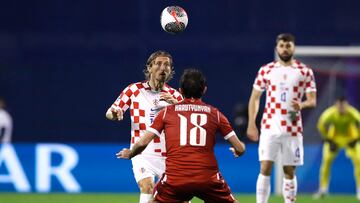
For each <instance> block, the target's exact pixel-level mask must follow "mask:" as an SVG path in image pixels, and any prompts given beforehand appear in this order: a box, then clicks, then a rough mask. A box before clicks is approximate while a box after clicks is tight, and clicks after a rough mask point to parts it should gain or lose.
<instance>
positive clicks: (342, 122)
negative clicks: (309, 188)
mask: <svg viewBox="0 0 360 203" xmlns="http://www.w3.org/2000/svg"><path fill="white" fill-rule="evenodd" d="M317 127H318V129H319V131H320V133H321V135H322V138H323V140H324V141H325V142H324V145H323V157H322V163H321V168H320V188H319V192H318V193H317V194H315V198H322V197H324V196H325V195H326V194H327V193H328V187H329V178H330V169H331V165H332V163H333V161H334V159H335V158H336V157H337V155H338V153H339V151H340V150H341V149H345V152H346V156H347V157H348V158H350V159H351V161H352V163H353V165H354V176H355V182H356V186H357V199H359V200H360V142H359V140H360V132H359V131H360V113H359V111H358V110H356V109H355V108H354V107H353V106H351V105H350V104H349V103H348V102H347V101H346V98H345V97H339V98H338V99H337V100H336V102H335V105H333V106H331V107H329V108H328V109H326V110H325V111H324V112H323V113H322V114H321V116H320V119H319V121H318V124H317Z"/></svg>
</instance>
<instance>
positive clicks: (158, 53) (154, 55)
mask: <svg viewBox="0 0 360 203" xmlns="http://www.w3.org/2000/svg"><path fill="white" fill-rule="evenodd" d="M159 56H164V57H168V58H170V67H171V72H170V75H169V77H168V78H167V79H166V81H165V82H168V81H169V80H171V78H173V76H174V74H175V70H174V65H173V58H172V56H171V54H170V53H169V52H167V51H163V50H159V51H155V52H154V53H152V54H151V55H150V56H149V58H148V60H147V61H146V64H145V68H144V70H143V72H144V75H145V78H146V80H149V79H150V73H149V70H148V67H151V66H152V65H153V64H154V61H155V59H156V58H157V57H159Z"/></svg>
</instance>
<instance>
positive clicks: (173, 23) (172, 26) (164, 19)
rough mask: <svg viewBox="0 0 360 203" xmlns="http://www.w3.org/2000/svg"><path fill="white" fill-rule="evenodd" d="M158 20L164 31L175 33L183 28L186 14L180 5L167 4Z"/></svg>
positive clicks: (185, 24) (186, 20)
mask: <svg viewBox="0 0 360 203" xmlns="http://www.w3.org/2000/svg"><path fill="white" fill-rule="evenodd" d="M160 22H161V26H162V28H163V29H164V30H165V31H166V32H168V33H171V34H177V33H180V32H182V31H184V30H185V28H186V26H187V24H188V16H187V14H186V11H185V10H184V9H183V8H181V7H180V6H168V7H166V8H165V9H164V10H163V11H162V13H161V16H160Z"/></svg>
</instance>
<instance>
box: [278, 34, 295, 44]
mask: <svg viewBox="0 0 360 203" xmlns="http://www.w3.org/2000/svg"><path fill="white" fill-rule="evenodd" d="M280 40H283V41H284V42H294V43H295V37H294V35H292V34H291V33H281V34H279V35H278V36H277V37H276V44H277V43H279V41H280Z"/></svg>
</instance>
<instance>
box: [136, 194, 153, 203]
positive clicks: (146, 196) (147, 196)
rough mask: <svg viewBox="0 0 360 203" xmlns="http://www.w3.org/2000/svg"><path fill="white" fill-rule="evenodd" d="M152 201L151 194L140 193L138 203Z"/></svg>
mask: <svg viewBox="0 0 360 203" xmlns="http://www.w3.org/2000/svg"><path fill="white" fill-rule="evenodd" d="M151 199H152V194H145V193H140V201H139V203H149V201H150V200H151Z"/></svg>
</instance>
